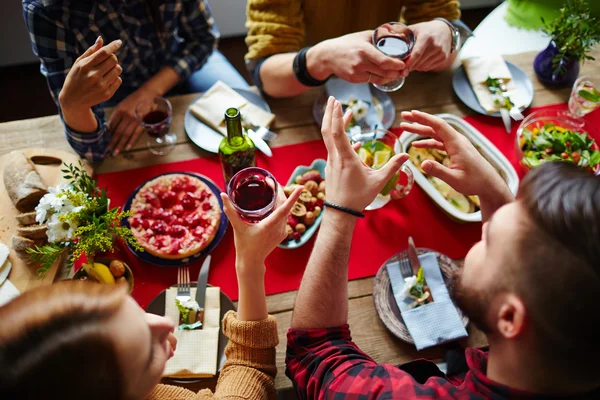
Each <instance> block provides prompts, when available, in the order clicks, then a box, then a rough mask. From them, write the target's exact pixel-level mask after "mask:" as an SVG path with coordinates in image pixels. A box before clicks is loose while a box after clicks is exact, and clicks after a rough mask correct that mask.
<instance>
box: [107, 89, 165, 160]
mask: <svg viewBox="0 0 600 400" xmlns="http://www.w3.org/2000/svg"><path fill="white" fill-rule="evenodd" d="M156 96H158V94H157V93H154V92H152V91H150V90H148V89H146V88H145V87H144V86H142V87H140V88H139V89H137V90H136V91H135V92H133V93H131V94H130V95H129V96H127V97H125V98H124V99H123V101H121V102H120V103H119V104H118V105H117V106H116V107H115V109H114V110H113V113H112V114H111V116H110V119H109V120H108V126H109V128H110V130H111V132H112V139H111V141H110V145H109V147H110V149H111V150H112V153H113V155H114V156H117V155H119V153H120V152H121V151H123V149H125V150H131V147H132V146H133V145H134V144H135V142H137V140H138V138H139V137H140V135H141V134H142V133H144V128H143V127H142V124H140V122H139V121H138V120H137V119H136V118H135V107H136V106H137V105H138V104H140V103H142V102H144V101H150V102H151V101H152V100H154V98H155V97H156Z"/></svg>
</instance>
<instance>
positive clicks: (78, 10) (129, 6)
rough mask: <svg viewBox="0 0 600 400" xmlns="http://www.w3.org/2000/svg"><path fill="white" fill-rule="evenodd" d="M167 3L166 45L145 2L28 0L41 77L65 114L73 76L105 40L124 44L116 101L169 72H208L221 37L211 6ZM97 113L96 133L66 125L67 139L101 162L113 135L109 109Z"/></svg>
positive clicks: (184, 0) (185, 0)
mask: <svg viewBox="0 0 600 400" xmlns="http://www.w3.org/2000/svg"><path fill="white" fill-rule="evenodd" d="M161 3H162V4H161V6H160V11H161V13H162V17H163V23H164V28H165V32H166V35H164V38H165V40H164V44H163V42H162V41H161V39H160V36H159V34H158V32H157V30H156V27H155V25H154V23H153V22H152V19H151V18H150V17H149V16H148V13H147V10H146V7H145V5H144V2H143V1H140V0H101V1H89V0H85V1H83V0H72V1H71V0H23V13H24V17H25V23H26V25H27V29H28V30H29V36H30V39H31V43H32V47H33V52H34V53H35V54H36V55H37V56H38V57H39V58H40V61H41V68H40V69H41V72H42V74H43V75H44V76H45V77H46V79H47V81H48V86H49V87H50V91H51V93H52V97H53V98H54V102H55V103H56V104H57V106H58V107H59V113H60V105H59V104H58V94H59V93H60V91H61V89H62V86H63V84H64V82H65V79H66V77H67V73H68V72H69V70H70V69H71V67H72V66H73V63H74V62H75V60H76V59H77V57H79V56H80V55H81V54H82V53H83V52H84V51H85V50H86V49H87V48H89V47H90V46H92V45H93V44H94V42H95V41H96V38H97V37H98V36H100V35H102V37H103V38H104V43H105V44H108V43H110V42H111V41H113V40H117V39H121V40H122V41H123V45H122V46H121V49H120V50H119V51H118V53H117V57H118V59H119V63H120V64H121V66H122V67H123V73H122V74H121V78H122V79H123V84H122V86H121V87H120V88H119V90H118V91H117V93H116V94H115V96H114V97H113V98H124V97H125V96H126V95H127V94H129V93H131V92H133V91H134V90H135V89H137V88H139V87H140V86H141V85H142V84H143V83H144V82H146V81H147V80H148V79H149V78H151V77H152V76H153V75H154V74H156V73H157V72H158V71H159V70H160V69H161V68H163V67H164V66H170V67H172V68H173V69H175V71H177V73H178V74H179V76H180V77H181V79H185V78H187V77H188V76H189V75H190V74H191V73H192V72H194V71H196V70H198V69H199V68H200V67H202V65H203V64H204V63H205V62H206V59H207V58H208V57H209V56H210V54H211V53H212V50H213V49H214V48H215V47H216V45H217V41H218V37H219V32H218V30H217V28H216V26H215V25H214V20H213V18H212V15H211V12H210V9H209V7H208V4H207V3H206V1H205V0H162V1H161ZM92 110H93V111H94V114H95V115H96V118H97V120H98V130H97V131H96V132H94V133H91V134H87V133H86V134H81V133H78V132H75V131H73V130H72V129H70V128H69V127H68V126H67V125H66V124H65V133H66V136H67V140H68V141H69V144H70V145H71V146H72V147H73V149H74V150H75V151H76V152H77V153H78V154H79V155H80V156H82V157H85V158H87V159H89V160H92V161H99V160H102V159H104V157H106V155H107V153H108V145H109V143H110V132H109V131H108V128H107V124H106V123H105V119H104V104H99V105H96V106H94V107H92ZM60 114H61V118H62V113H60ZM63 122H64V121H63Z"/></svg>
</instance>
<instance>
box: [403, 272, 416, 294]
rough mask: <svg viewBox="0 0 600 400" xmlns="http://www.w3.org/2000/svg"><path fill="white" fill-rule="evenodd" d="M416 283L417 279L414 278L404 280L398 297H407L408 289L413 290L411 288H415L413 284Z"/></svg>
mask: <svg viewBox="0 0 600 400" xmlns="http://www.w3.org/2000/svg"><path fill="white" fill-rule="evenodd" d="M416 283H417V277H416V276H411V277H409V278H404V287H403V288H402V291H401V292H400V296H401V297H403V298H404V297H408V294H409V292H410V289H412V288H413V286H415V284H416Z"/></svg>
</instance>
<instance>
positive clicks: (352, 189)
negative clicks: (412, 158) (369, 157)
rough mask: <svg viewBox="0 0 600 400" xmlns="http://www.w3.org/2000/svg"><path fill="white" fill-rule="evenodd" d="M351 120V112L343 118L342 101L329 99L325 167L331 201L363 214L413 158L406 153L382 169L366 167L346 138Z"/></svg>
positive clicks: (393, 159) (323, 130)
mask: <svg viewBox="0 0 600 400" xmlns="http://www.w3.org/2000/svg"><path fill="white" fill-rule="evenodd" d="M351 117H352V114H351V113H350V112H348V113H346V115H344V116H342V105H341V104H340V102H339V101H337V100H335V99H334V98H333V97H330V98H329V100H328V101H327V108H326V110H325V115H324V116H323V124H322V126H321V131H322V133H323V141H324V142H325V146H326V147H327V152H328V154H329V156H328V157H327V167H326V168H325V177H326V185H327V201H328V202H329V203H332V204H336V205H339V206H343V207H348V208H351V209H353V210H355V211H362V210H364V209H365V207H366V206H368V205H369V204H370V203H371V202H372V201H373V199H375V197H376V196H377V194H378V193H379V192H380V191H381V189H383V187H384V186H385V184H386V183H387V182H388V181H389V180H390V179H391V177H392V176H393V175H394V174H395V173H396V172H398V170H399V169H400V167H401V166H402V164H403V163H404V162H405V161H406V160H408V158H409V157H408V154H404V153H403V154H396V155H394V156H393V157H392V158H391V159H390V160H389V161H388V162H387V164H386V165H385V166H384V167H383V168H381V169H379V170H373V169H371V168H369V167H368V166H366V165H365V164H364V163H363V162H362V161H361V160H360V158H359V156H358V154H357V153H356V151H355V149H354V148H353V147H352V145H351V144H350V141H349V140H348V136H347V135H346V127H347V125H348V123H349V122H350V119H351Z"/></svg>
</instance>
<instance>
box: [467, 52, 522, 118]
mask: <svg viewBox="0 0 600 400" xmlns="http://www.w3.org/2000/svg"><path fill="white" fill-rule="evenodd" d="M462 63H463V66H464V67H465V71H466V73H467V77H468V78H469V83H470V84H471V87H472V88H473V91H474V92H475V96H477V100H479V104H481V107H483V109H484V110H485V111H487V112H488V113H493V112H498V111H500V107H499V106H498V104H496V103H495V102H494V98H495V95H494V94H492V93H491V92H490V91H489V89H488V86H487V85H486V83H485V81H486V80H487V78H494V79H504V81H505V83H506V89H507V90H506V93H507V95H508V97H509V98H510V100H511V101H512V102H513V104H514V105H515V106H516V107H518V108H521V107H525V106H526V105H527V98H526V93H525V92H524V91H523V90H522V89H521V88H519V87H518V86H517V85H516V84H515V82H514V80H513V78H512V74H511V73H510V70H509V69H508V67H507V66H506V63H505V62H504V59H503V58H502V56H500V55H497V56H487V57H473V58H467V59H465V60H463V61H462Z"/></svg>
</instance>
